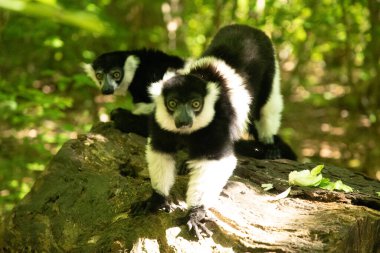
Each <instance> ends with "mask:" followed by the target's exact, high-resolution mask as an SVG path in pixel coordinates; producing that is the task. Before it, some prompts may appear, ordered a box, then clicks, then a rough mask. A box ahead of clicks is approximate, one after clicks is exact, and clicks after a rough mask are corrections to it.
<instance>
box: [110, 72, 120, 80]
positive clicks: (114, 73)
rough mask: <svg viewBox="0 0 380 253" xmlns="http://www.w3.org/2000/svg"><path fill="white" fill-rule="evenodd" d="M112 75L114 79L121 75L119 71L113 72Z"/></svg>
mask: <svg viewBox="0 0 380 253" xmlns="http://www.w3.org/2000/svg"><path fill="white" fill-rule="evenodd" d="M112 77H113V78H114V79H119V78H120V77H121V73H120V72H119V71H116V72H113V73H112Z"/></svg>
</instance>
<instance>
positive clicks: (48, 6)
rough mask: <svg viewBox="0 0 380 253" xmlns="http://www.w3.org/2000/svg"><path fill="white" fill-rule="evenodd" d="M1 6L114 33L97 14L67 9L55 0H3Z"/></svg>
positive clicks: (64, 22) (93, 29)
mask: <svg viewBox="0 0 380 253" xmlns="http://www.w3.org/2000/svg"><path fill="white" fill-rule="evenodd" d="M0 7H1V8H4V9H7V10H11V11H16V12H20V13H22V14H25V15H29V16H35V17H45V18H50V19H52V20H54V21H57V22H60V23H63V24H68V25H73V26H77V27H79V28H82V29H85V30H88V31H92V32H95V33H99V34H105V33H108V34H110V33H112V28H111V27H110V26H109V25H108V24H107V23H105V22H104V21H102V20H101V19H99V18H98V17H97V16H96V15H94V14H92V13H89V12H84V11H71V10H66V9H64V8H62V7H60V6H59V5H57V4H56V2H55V1H48V2H46V1H39V2H31V1H25V0H2V1H0Z"/></svg>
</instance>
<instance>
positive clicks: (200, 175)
mask: <svg viewBox="0 0 380 253" xmlns="http://www.w3.org/2000/svg"><path fill="white" fill-rule="evenodd" d="M236 163H237V159H236V157H235V156H234V155H229V156H226V157H223V158H222V159H220V160H206V159H201V160H191V161H188V162H187V164H188V168H189V169H190V181H189V185H188V189H187V195H186V202H187V205H188V207H189V208H190V207H196V206H201V205H204V206H205V207H206V208H208V207H210V206H212V205H213V203H214V202H215V201H216V200H217V199H218V196H219V194H220V192H221V191H222V189H223V187H224V186H225V185H226V183H227V181H228V179H229V178H230V176H231V175H232V172H233V171H234V169H235V167H236Z"/></svg>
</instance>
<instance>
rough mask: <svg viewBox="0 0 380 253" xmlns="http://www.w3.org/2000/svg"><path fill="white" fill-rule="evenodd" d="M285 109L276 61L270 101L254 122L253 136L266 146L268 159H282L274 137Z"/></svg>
mask: <svg viewBox="0 0 380 253" xmlns="http://www.w3.org/2000/svg"><path fill="white" fill-rule="evenodd" d="M283 107H284V105H283V99H282V95H281V89H280V73H279V68H278V63H277V61H276V68H275V73H274V76H273V80H272V89H271V92H270V94H269V97H268V100H267V102H266V103H265V104H264V106H263V107H262V108H261V110H260V117H259V119H257V120H256V119H255V120H254V122H253V123H254V128H255V129H254V130H253V134H254V136H255V138H256V139H258V140H259V141H260V142H261V143H263V144H264V145H265V146H266V148H265V149H266V150H265V158H266V159H278V158H281V150H280V148H279V147H278V145H276V143H275V138H274V136H275V135H277V133H278V130H279V128H280V125H281V114H282V110H283ZM252 127H253V126H252Z"/></svg>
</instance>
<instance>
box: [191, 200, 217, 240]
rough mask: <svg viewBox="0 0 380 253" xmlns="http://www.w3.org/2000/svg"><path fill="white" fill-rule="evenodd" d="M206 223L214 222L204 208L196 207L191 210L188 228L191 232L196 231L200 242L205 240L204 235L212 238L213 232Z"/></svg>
mask: <svg viewBox="0 0 380 253" xmlns="http://www.w3.org/2000/svg"><path fill="white" fill-rule="evenodd" d="M206 221H212V219H210V218H209V217H207V214H206V209H205V208H204V206H199V207H194V208H192V209H191V210H190V212H189V221H188V222H187V226H188V227H189V230H190V231H191V230H194V232H195V235H196V236H197V238H198V240H201V239H203V235H202V234H205V235H206V236H207V237H210V236H212V232H211V231H210V230H209V229H208V228H207V227H206V225H205V224H204V222H206Z"/></svg>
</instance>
